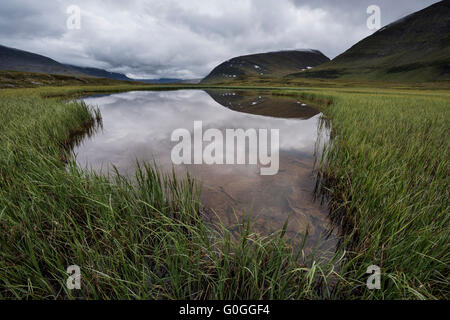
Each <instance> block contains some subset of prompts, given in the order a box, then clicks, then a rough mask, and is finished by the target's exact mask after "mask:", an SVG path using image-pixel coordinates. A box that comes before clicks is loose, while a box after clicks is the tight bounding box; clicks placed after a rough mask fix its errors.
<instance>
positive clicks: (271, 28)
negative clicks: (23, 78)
mask: <svg viewBox="0 0 450 320" xmlns="http://www.w3.org/2000/svg"><path fill="white" fill-rule="evenodd" d="M434 2H437V1H433V0H429V1H418V0H399V1H388V0H378V1H377V0H368V1H365V0H348V1H336V0H309V1H300V0H217V1H212V0H189V1H175V0H149V1H139V0H132V1H112V0H104V1H88V0H79V1H75V0H59V1H50V0H49V1H43V0H41V1H31V0H30V1H24V0H15V1H7V2H6V1H2V2H1V3H0V44H4V45H8V46H13V47H17V48H21V49H24V50H30V51H33V52H37V53H41V54H44V55H47V56H50V57H52V58H54V59H56V60H58V61H62V62H67V63H72V64H78V65H85V66H96V67H101V68H107V69H109V70H112V71H118V72H124V73H128V74H130V75H136V76H143V77H183V78H190V77H202V76H204V75H205V74H206V73H207V72H208V71H210V70H211V69H212V68H213V67H214V66H215V65H216V64H218V63H220V62H221V61H223V60H226V59H229V58H231V57H233V56H236V55H241V54H248V53H254V52H264V51H271V50H282V49H296V48H313V49H318V50H321V51H322V52H323V53H324V54H326V55H327V56H329V57H330V58H333V57H334V56H336V55H337V54H339V53H341V52H343V51H344V50H346V49H347V48H349V47H350V46H351V45H353V44H354V43H356V42H357V41H359V40H361V39H362V38H364V37H366V36H368V35H370V34H371V33H372V32H373V31H372V30H369V29H368V28H367V26H366V20H367V17H368V14H367V13H366V9H367V7H368V6H369V5H378V6H379V7H380V8H381V22H382V25H386V24H388V23H390V22H392V21H394V20H396V19H398V18H400V17H403V16H405V15H406V14H409V13H412V12H414V11H417V10H420V9H422V8H425V7H427V6H428V5H430V4H432V3H434ZM73 4H75V5H78V6H79V7H80V9H81V29H80V30H69V29H67V27H66V19H67V17H68V15H67V13H66V9H67V7H68V6H70V5H73Z"/></svg>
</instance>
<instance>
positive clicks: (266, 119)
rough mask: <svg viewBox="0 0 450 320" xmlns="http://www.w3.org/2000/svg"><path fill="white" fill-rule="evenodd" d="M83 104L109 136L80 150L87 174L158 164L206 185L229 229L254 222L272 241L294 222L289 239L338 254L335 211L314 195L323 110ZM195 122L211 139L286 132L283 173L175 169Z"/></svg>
mask: <svg viewBox="0 0 450 320" xmlns="http://www.w3.org/2000/svg"><path fill="white" fill-rule="evenodd" d="M83 100H84V101H85V102H86V103H87V104H89V105H94V106H98V107H99V109H100V111H101V114H102V118H103V129H102V130H101V131H99V132H97V133H96V134H94V135H93V136H91V137H89V138H87V137H86V138H85V139H84V140H83V141H82V142H81V143H80V144H79V145H78V146H76V147H75V149H74V153H75V155H76V159H77V163H78V164H79V165H80V166H82V167H88V168H91V169H93V170H96V171H101V172H105V173H106V172H108V171H109V170H111V165H114V166H115V167H116V168H117V169H118V170H119V172H120V173H122V174H126V175H132V174H134V171H135V169H136V159H137V160H139V161H148V162H152V161H153V160H154V161H156V163H157V165H158V167H159V168H160V169H161V170H163V171H171V170H172V166H173V167H174V169H175V171H176V173H177V174H178V175H180V176H183V175H185V173H186V171H189V173H190V174H191V175H192V176H194V177H195V178H197V180H198V181H200V182H201V183H202V202H203V204H204V205H205V206H206V207H208V208H210V210H212V211H213V212H215V214H216V215H217V217H218V218H220V220H221V221H222V222H223V223H225V225H227V226H228V228H230V229H232V230H234V229H236V228H237V226H236V225H237V223H238V222H240V221H241V219H242V217H244V216H251V219H252V221H253V223H252V224H253V227H254V229H255V230H256V231H258V232H260V233H262V234H269V233H271V232H274V231H278V230H280V229H281V228H282V227H283V225H284V223H285V221H286V219H287V218H288V217H289V224H288V227H287V232H286V236H287V238H288V239H290V240H293V241H294V242H295V243H298V242H299V241H301V239H302V236H303V235H304V234H305V232H307V230H308V234H309V237H308V242H307V247H308V248H312V247H313V246H315V245H316V244H318V243H320V247H321V248H322V249H326V250H331V249H333V248H334V247H335V245H336V236H335V235H334V234H333V233H331V234H330V232H329V229H330V222H329V219H328V208H327V207H326V206H325V205H323V204H320V203H319V202H318V201H314V195H313V191H314V186H315V177H314V172H313V164H314V150H315V147H316V143H317V141H318V138H319V140H320V141H326V140H327V139H328V133H327V132H326V131H324V130H319V129H318V128H319V121H320V118H321V113H320V112H319V111H318V110H316V109H314V108H312V107H310V106H307V105H305V104H304V103H302V102H301V101H297V100H295V99H293V98H290V97H276V96H273V95H271V94H270V93H267V92H257V91H236V90H235V91H233V90H213V91H202V90H177V91H135V92H126V93H120V94H112V95H107V96H96V97H95V96H94V97H87V98H84V99H83ZM194 121H202V124H203V130H204V131H205V130H207V129H208V128H217V129H219V130H221V131H223V132H224V131H225V129H238V128H242V129H244V130H246V129H249V128H254V129H256V130H258V129H269V130H270V129H279V146H280V148H279V171H278V173H277V174H275V175H261V174H260V164H256V165H254V164H223V165H219V164H213V165H208V164H187V165H186V164H182V165H173V163H172V161H171V150H172V148H173V147H174V146H175V145H176V144H177V143H178V142H172V141H171V135H172V132H173V131H174V130H175V129H178V128H185V129H188V130H189V131H190V132H191V133H192V132H193V127H194ZM224 136H225V134H224ZM247 151H248V150H247Z"/></svg>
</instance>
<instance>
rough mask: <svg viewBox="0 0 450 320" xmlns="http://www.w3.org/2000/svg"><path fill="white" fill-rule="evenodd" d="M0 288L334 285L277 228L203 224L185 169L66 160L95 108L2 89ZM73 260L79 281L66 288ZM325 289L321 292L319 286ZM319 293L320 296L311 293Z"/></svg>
mask: <svg viewBox="0 0 450 320" xmlns="http://www.w3.org/2000/svg"><path fill="white" fill-rule="evenodd" d="M0 111H1V114H2V116H1V117H2V121H0V150H1V152H0V298H3V299H6V298H7V299H17V298H33V299H44V298H45V299H71V298H83V299H118V298H120V299H144V298H149V299H262V298H269V299H300V298H310V299H311V298H319V297H326V296H329V295H331V292H330V291H329V290H328V286H327V281H328V279H331V278H332V277H334V271H333V267H332V265H331V264H330V265H329V266H320V267H319V266H317V264H315V263H314V262H313V261H310V260H308V259H307V258H306V257H303V256H301V255H297V254H296V253H295V252H294V250H293V249H292V248H290V247H289V246H287V245H286V244H285V242H284V241H283V239H282V231H281V232H280V233H278V234H276V235H274V236H271V237H261V236H258V235H257V234H255V233H253V232H252V231H251V228H250V226H249V224H245V225H242V232H241V234H240V236H238V237H237V238H236V237H233V235H231V234H230V233H229V232H228V231H227V230H226V229H225V228H222V227H221V226H217V227H212V226H207V224H206V223H205V219H204V217H203V215H204V211H203V209H202V207H201V204H200V202H199V189H198V186H197V184H196V182H195V181H193V180H192V179H191V178H190V177H189V176H187V177H185V178H183V179H179V178H177V177H175V176H174V175H164V174H161V173H160V172H158V170H157V169H156V168H155V167H154V166H152V165H149V164H143V165H140V166H139V167H138V170H137V172H136V176H135V177H134V179H128V178H125V177H123V176H120V175H118V174H116V175H111V176H109V177H104V176H100V175H97V174H95V173H94V172H86V171H84V170H80V169H79V168H77V166H76V165H75V164H74V163H72V162H70V161H69V163H67V164H66V165H65V164H64V163H63V162H62V161H61V160H62V159H69V157H68V156H67V154H65V152H66V151H64V150H66V148H67V145H68V143H69V141H71V136H73V135H74V134H78V132H79V131H80V130H83V128H84V127H85V126H86V125H87V124H93V123H94V122H95V121H96V120H95V118H96V117H98V115H96V114H95V110H92V109H90V108H89V107H88V106H86V105H84V104H82V103H74V102H72V103H63V102H61V101H58V100H49V99H43V98H42V97H41V94H40V92H38V91H36V92H34V93H33V91H28V90H26V91H17V93H16V94H13V93H11V92H7V93H5V94H3V95H2V97H1V99H0ZM74 264H75V265H78V266H80V267H81V274H82V275H81V276H82V282H81V290H69V289H68V288H67V287H66V279H67V277H68V274H67V273H66V269H67V267H68V266H69V265H74ZM318 288H321V291H318ZM319 292H320V294H319Z"/></svg>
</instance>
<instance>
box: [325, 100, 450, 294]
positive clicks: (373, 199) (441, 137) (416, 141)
mask: <svg viewBox="0 0 450 320" xmlns="http://www.w3.org/2000/svg"><path fill="white" fill-rule="evenodd" d="M325 93H326V94H328V95H331V96H332V100H333V104H332V106H331V107H329V108H326V109H325V113H326V114H327V116H328V117H329V119H331V125H332V135H333V138H332V140H331V144H330V145H329V146H328V147H327V148H326V152H325V158H326V160H324V161H322V165H321V172H322V173H323V175H324V178H325V181H324V182H323V188H324V189H325V190H326V192H327V193H328V194H329V195H330V196H331V199H332V201H331V208H332V213H331V214H332V217H333V218H334V220H335V221H337V222H338V223H339V224H340V225H341V227H342V228H343V231H344V232H345V239H346V240H347V241H349V242H348V245H347V249H348V250H350V252H349V253H348V254H347V256H346V260H345V263H343V264H342V266H341V272H342V276H343V277H344V278H345V279H349V281H348V282H340V283H339V284H338V287H337V291H339V293H340V295H341V296H342V297H348V298H353V297H357V298H377V299H398V298H412V299H435V298H449V289H450V286H449V284H450V282H449V270H450V269H449V265H450V242H449V239H450V211H449V198H450V189H449V151H450V139H449V138H450V136H449V135H450V123H449V121H450V99H449V97H448V96H445V95H442V96H438V95H432V96H427V95H421V93H420V92H411V93H410V94H395V93H392V92H390V93H387V94H386V93H383V92H378V93H369V94H358V93H351V94H350V93H342V92H325ZM325 93H324V94H325ZM319 96H320V95H319ZM372 264H374V265H378V266H379V267H380V268H381V272H382V278H381V279H382V289H381V290H372V291H370V290H367V289H366V288H365V279H366V278H367V275H366V274H365V273H366V270H367V267H368V266H369V265H372Z"/></svg>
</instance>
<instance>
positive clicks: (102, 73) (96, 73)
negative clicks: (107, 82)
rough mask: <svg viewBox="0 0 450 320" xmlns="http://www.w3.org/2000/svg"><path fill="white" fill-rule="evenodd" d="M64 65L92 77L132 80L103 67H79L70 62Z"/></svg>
mask: <svg viewBox="0 0 450 320" xmlns="http://www.w3.org/2000/svg"><path fill="white" fill-rule="evenodd" d="M66 66H67V67H69V68H72V69H75V70H78V71H79V72H82V73H84V74H87V75H90V76H93V77H100V78H108V79H114V80H125V81H134V79H131V78H128V77H127V76H126V75H124V74H122V73H117V72H110V71H106V70H104V69H99V68H89V67H79V66H74V65H71V64H66Z"/></svg>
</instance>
